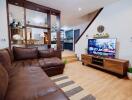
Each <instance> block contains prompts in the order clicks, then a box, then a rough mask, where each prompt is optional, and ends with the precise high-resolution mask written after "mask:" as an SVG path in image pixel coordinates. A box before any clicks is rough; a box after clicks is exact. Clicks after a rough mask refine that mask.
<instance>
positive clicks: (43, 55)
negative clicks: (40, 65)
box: [38, 48, 55, 58]
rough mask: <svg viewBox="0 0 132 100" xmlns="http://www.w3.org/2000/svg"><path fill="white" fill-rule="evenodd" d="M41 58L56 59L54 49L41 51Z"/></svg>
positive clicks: (39, 52)
mask: <svg viewBox="0 0 132 100" xmlns="http://www.w3.org/2000/svg"><path fill="white" fill-rule="evenodd" d="M38 54H39V57H40V58H51V57H55V54H54V49H52V48H51V49H48V50H39V51H38Z"/></svg>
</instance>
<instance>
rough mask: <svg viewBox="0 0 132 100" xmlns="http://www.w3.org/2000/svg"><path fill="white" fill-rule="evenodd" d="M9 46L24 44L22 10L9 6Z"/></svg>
mask: <svg viewBox="0 0 132 100" xmlns="http://www.w3.org/2000/svg"><path fill="white" fill-rule="evenodd" d="M9 26H10V36H11V45H12V46H13V45H23V44H25V28H24V8H22V7H18V6H15V5H11V4H9Z"/></svg>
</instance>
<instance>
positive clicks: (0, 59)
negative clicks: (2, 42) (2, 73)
mask: <svg viewBox="0 0 132 100" xmlns="http://www.w3.org/2000/svg"><path fill="white" fill-rule="evenodd" d="M0 63H1V64H2V65H3V66H4V67H5V69H6V70H7V71H8V72H9V71H10V68H11V57H10V54H9V52H8V51H7V49H3V50H0Z"/></svg>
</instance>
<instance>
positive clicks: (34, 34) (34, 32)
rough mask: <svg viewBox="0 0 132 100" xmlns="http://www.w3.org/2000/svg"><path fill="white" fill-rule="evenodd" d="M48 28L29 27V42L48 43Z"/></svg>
mask: <svg viewBox="0 0 132 100" xmlns="http://www.w3.org/2000/svg"><path fill="white" fill-rule="evenodd" d="M46 34H47V30H46V29H39V28H31V27H27V44H46Z"/></svg>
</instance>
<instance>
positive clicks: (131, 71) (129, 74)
mask: <svg viewBox="0 0 132 100" xmlns="http://www.w3.org/2000/svg"><path fill="white" fill-rule="evenodd" d="M127 75H128V78H129V79H131V80H132V67H130V68H128V72H127Z"/></svg>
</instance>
